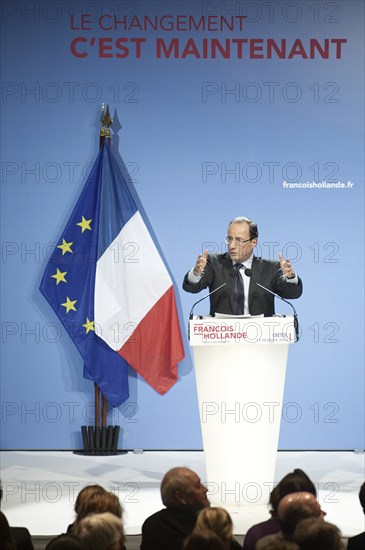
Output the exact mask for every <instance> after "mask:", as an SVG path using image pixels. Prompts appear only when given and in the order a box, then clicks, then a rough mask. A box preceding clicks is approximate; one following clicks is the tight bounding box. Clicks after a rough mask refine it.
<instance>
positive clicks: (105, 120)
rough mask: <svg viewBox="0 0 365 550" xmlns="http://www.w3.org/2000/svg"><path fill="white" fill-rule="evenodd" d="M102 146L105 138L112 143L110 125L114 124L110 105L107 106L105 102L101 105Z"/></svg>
mask: <svg viewBox="0 0 365 550" xmlns="http://www.w3.org/2000/svg"><path fill="white" fill-rule="evenodd" d="M100 123H101V128H100V147H102V145H103V143H104V141H105V138H106V139H107V140H108V144H109V145H110V126H111V125H112V124H113V119H112V117H111V116H110V112H109V105H108V104H107V105H106V106H105V103H103V104H102V106H101V115H100Z"/></svg>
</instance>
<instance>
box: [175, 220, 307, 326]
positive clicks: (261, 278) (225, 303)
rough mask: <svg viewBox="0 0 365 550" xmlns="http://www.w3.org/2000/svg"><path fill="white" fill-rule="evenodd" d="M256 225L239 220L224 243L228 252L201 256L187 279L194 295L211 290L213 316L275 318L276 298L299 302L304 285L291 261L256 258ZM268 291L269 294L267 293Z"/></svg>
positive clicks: (231, 225) (233, 222)
mask: <svg viewBox="0 0 365 550" xmlns="http://www.w3.org/2000/svg"><path fill="white" fill-rule="evenodd" d="M258 236H259V233H258V229H257V225H256V223H255V222H253V221H252V220H250V219H248V218H245V217H244V216H238V217H236V218H233V220H231V221H230V222H229V224H228V231H227V237H226V238H225V243H226V245H227V252H225V253H223V254H209V252H208V250H205V252H203V254H199V255H198V257H197V259H196V262H195V265H194V267H193V268H192V269H191V270H190V271H189V272H188V273H187V274H186V275H185V277H184V281H183V289H184V290H185V291H186V292H191V293H193V294H195V293H197V292H200V291H201V290H204V289H205V288H209V292H210V293H212V294H211V296H210V315H212V316H214V315H215V314H216V313H224V314H227V315H264V316H265V317H271V316H272V315H274V314H275V307H274V296H273V294H272V292H273V293H275V294H278V295H279V296H280V297H281V298H285V299H293V298H299V297H300V296H301V294H302V291H303V285H302V281H301V280H300V278H299V277H298V275H297V274H296V273H295V271H294V269H293V267H292V264H291V262H290V260H289V258H286V259H285V258H284V257H283V255H282V254H281V253H279V261H274V259H270V260H265V259H263V258H260V257H257V256H255V255H254V253H253V251H254V248H255V247H256V245H257V241H258ZM260 285H262V286H263V287H265V288H266V289H268V290H269V292H268V291H267V290H264V288H262V286H260Z"/></svg>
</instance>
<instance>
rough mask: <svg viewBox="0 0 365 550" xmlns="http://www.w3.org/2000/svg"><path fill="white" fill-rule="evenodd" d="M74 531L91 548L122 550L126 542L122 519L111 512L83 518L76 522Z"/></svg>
mask: <svg viewBox="0 0 365 550" xmlns="http://www.w3.org/2000/svg"><path fill="white" fill-rule="evenodd" d="M72 533H73V535H75V537H77V538H78V539H80V540H81V541H82V542H84V543H85V544H86V545H87V546H88V549H89V550H121V549H122V547H123V544H124V530H123V524H122V520H121V519H120V518H118V517H117V516H116V515H114V514H111V513H110V512H105V513H104V514H91V515H90V516H87V517H86V518H83V519H82V520H81V521H80V522H77V524H75V526H74V528H73V530H72Z"/></svg>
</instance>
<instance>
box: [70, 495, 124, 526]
mask: <svg viewBox="0 0 365 550" xmlns="http://www.w3.org/2000/svg"><path fill="white" fill-rule="evenodd" d="M104 512H110V513H111V514H114V515H115V516H117V517H118V518H121V517H122V506H121V504H120V501H119V498H118V497H117V496H116V495H115V494H114V493H111V492H109V491H103V492H101V493H93V494H92V495H90V496H89V498H83V499H82V502H80V503H79V506H78V507H77V516H76V520H75V523H74V525H73V527H72V531H73V529H74V526H75V524H77V523H78V522H80V521H81V520H82V519H83V518H85V517H86V516H88V515H90V514H103V513H104Z"/></svg>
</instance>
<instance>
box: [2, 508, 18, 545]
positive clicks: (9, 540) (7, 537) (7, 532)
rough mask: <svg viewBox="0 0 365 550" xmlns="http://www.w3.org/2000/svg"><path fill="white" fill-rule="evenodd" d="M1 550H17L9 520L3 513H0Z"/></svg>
mask: <svg viewBox="0 0 365 550" xmlns="http://www.w3.org/2000/svg"><path fill="white" fill-rule="evenodd" d="M0 548H1V550H16V546H15V540H14V537H13V534H12V532H11V529H10V526H9V523H8V520H7V519H6V517H5V515H4V514H3V513H2V512H0Z"/></svg>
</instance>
